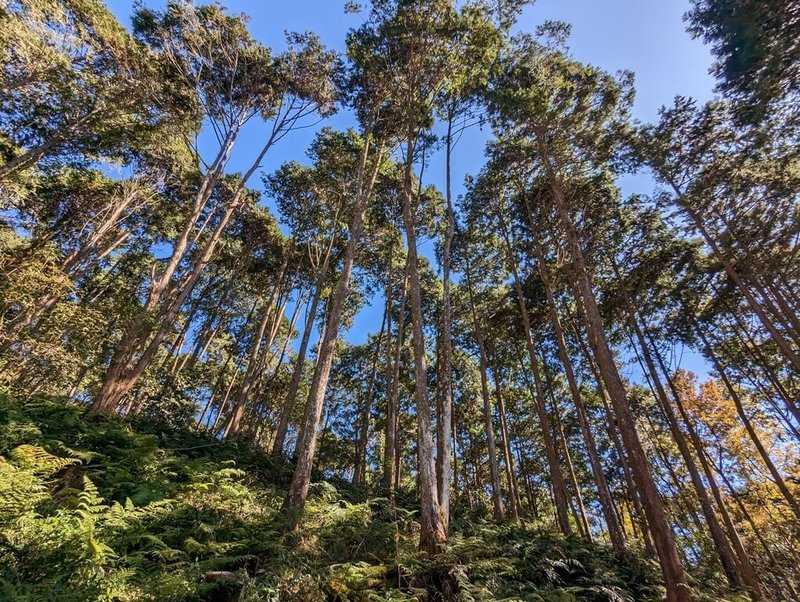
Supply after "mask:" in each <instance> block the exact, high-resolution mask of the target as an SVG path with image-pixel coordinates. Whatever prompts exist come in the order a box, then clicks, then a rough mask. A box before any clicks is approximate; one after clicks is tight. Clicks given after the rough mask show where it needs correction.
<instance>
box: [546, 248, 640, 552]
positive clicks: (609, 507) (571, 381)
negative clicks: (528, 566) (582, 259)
mask: <svg viewBox="0 0 800 602" xmlns="http://www.w3.org/2000/svg"><path fill="white" fill-rule="evenodd" d="M537 247H538V257H539V274H540V276H541V278H542V284H543V285H544V289H545V293H546V295H547V306H548V312H549V315H550V324H551V325H552V327H553V330H554V332H555V335H556V344H557V346H558V353H559V356H560V358H561V364H562V366H563V367H564V372H565V374H566V376H567V383H568V385H569V390H570V394H571V395H572V402H573V403H574V404H575V410H576V411H577V414H578V423H579V424H580V427H581V434H582V435H583V442H584V444H585V446H586V452H587V455H588V456H589V465H590V467H591V469H592V476H593V477H594V482H595V485H596V486H597V492H598V497H599V498H600V507H601V508H602V510H603V518H604V519H605V522H606V527H607V528H608V535H609V537H610V539H611V545H612V546H613V547H614V549H615V550H624V549H625V537H624V534H623V533H622V529H621V527H620V524H619V521H618V520H617V516H616V513H615V511H614V502H613V498H612V497H611V491H610V489H609V487H608V481H606V477H605V474H603V466H602V464H601V463H600V456H599V454H598V453H597V444H596V443H595V440H594V435H593V434H592V430H591V427H590V426H589V419H588V417H587V415H586V407H585V406H584V403H583V398H582V397H581V393H580V389H579V388H578V381H577V379H576V378H575V372H574V370H573V368H572V360H570V357H569V351H568V349H567V344H566V340H565V338H564V329H563V328H562V326H561V319H560V318H559V315H558V309H557V308H556V304H555V299H554V298H553V290H552V288H551V286H550V278H549V275H548V273H547V272H548V270H547V266H546V265H545V263H544V252H543V250H542V247H541V243H539V244H538V245H537ZM620 460H621V461H622V459H620Z"/></svg>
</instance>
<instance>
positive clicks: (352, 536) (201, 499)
mask: <svg viewBox="0 0 800 602" xmlns="http://www.w3.org/2000/svg"><path fill="white" fill-rule="evenodd" d="M83 412H84V408H83V407H82V406H80V405H78V404H73V403H68V402H64V401H62V400H52V399H49V398H45V397H37V398H29V399H25V400H24V401H21V400H19V399H17V398H14V397H10V396H8V395H2V396H0V598H2V599H3V600H9V601H19V602H21V601H28V600H59V601H67V602H70V601H75V602H78V601H81V602H85V601H89V600H98V601H101V600H120V601H128V600H131V601H134V600H137V601H138V600H147V601H154V602H155V601H161V600H163V601H167V600H169V601H174V600H213V599H218V598H215V596H219V595H220V592H221V591H223V590H226V591H231V592H233V593H234V595H238V596H239V598H238V599H239V600H242V601H250V600H252V601H255V600H308V601H315V600H320V601H321V600H330V599H336V600H353V601H389V600H392V601H396V600H422V599H426V600H431V599H433V600H435V599H445V598H442V597H441V596H442V595H443V594H442V592H444V591H448V592H450V593H452V595H453V596H455V598H454V599H457V600H516V599H519V600H547V601H555V600H564V601H566V600H598V601H599V600H614V601H616V600H626V599H636V600H648V599H658V597H659V590H658V587H657V586H654V585H653V583H655V582H656V579H655V573H654V572H653V571H654V568H653V567H652V566H651V565H650V564H648V563H644V562H642V561H641V560H639V559H637V558H636V557H634V556H630V557H624V558H623V557H620V556H617V555H615V554H614V553H612V552H611V551H610V550H609V549H607V548H605V547H602V546H589V545H587V544H585V543H582V542H579V541H577V540H563V539H559V538H556V537H554V536H551V535H549V534H547V533H544V532H541V533H539V532H535V531H533V530H531V529H530V528H526V527H519V526H516V527H511V526H504V527H498V526H496V525H490V524H486V523H480V524H478V525H477V526H475V527H467V528H468V529H469V530H468V531H466V532H463V533H459V534H456V535H455V536H454V538H453V541H452V545H451V546H450V547H449V548H448V550H447V552H446V553H445V554H443V555H442V556H441V557H440V558H437V559H436V560H435V561H430V560H427V559H425V558H422V557H420V556H419V555H418V553H417V537H418V531H419V526H418V524H417V522H416V520H415V515H416V513H415V512H414V511H411V510H407V509H404V508H400V507H392V505H391V504H390V503H389V501H388V500H387V499H385V498H377V499H372V500H369V501H366V502H362V503H354V502H353V501H352V500H351V499H349V497H348V495H345V494H344V493H343V492H342V491H340V490H338V489H337V488H336V487H334V486H333V485H332V484H330V483H328V482H319V483H315V484H313V485H312V487H311V492H310V495H309V498H308V501H307V503H306V509H305V512H304V514H303V517H302V520H301V523H300V526H299V529H298V530H297V531H296V532H287V521H286V519H285V517H284V516H283V514H282V513H281V512H280V506H281V501H282V497H283V495H282V490H281V489H282V488H283V487H284V486H285V485H286V482H287V475H288V474H289V473H288V467H287V466H285V465H284V464H282V463H280V462H277V461H273V460H269V459H267V458H266V457H265V456H264V455H263V454H259V453H257V452H254V451H251V450H250V449H247V448H241V447H239V446H237V445H236V444H233V443H224V442H220V441H217V440H215V439H210V438H208V437H207V436H204V435H200V434H197V433H195V432H194V431H190V430H171V429H170V430H165V427H164V426H163V423H159V422H153V421H151V420H145V419H140V420H138V421H136V422H132V421H123V420H119V419H117V420H85V419H84V418H83V416H82V415H83ZM410 504H411V505H413V500H410ZM211 575H215V576H217V577H219V578H218V579H217V578H215V579H210V578H209V576H211ZM237 592H238V593H237ZM431 596H433V597H431Z"/></svg>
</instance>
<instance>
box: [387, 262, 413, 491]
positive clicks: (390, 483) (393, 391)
mask: <svg viewBox="0 0 800 602" xmlns="http://www.w3.org/2000/svg"><path fill="white" fill-rule="evenodd" d="M407 295H408V256H406V262H405V267H404V268H403V286H402V290H401V293H400V306H399V315H398V318H397V336H396V339H395V342H394V352H393V354H388V355H387V358H386V369H387V375H386V380H387V382H388V383H389V384H388V387H389V390H388V393H387V396H386V441H385V445H384V450H383V454H384V455H383V486H384V487H385V488H386V491H387V492H388V493H389V498H390V499H392V500H393V499H394V491H395V488H396V487H397V482H398V477H399V475H398V470H397V464H396V456H397V455H398V453H397V452H398V449H397V447H398V446H397V421H398V418H399V414H400V403H399V391H398V388H399V384H400V362H401V359H402V353H403V343H404V342H405V321H406V298H407ZM386 350H387V351H389V347H388V346H387V348H386ZM392 358H394V360H392ZM390 370H391V372H389V371H390Z"/></svg>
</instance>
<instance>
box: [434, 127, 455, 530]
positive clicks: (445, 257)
mask: <svg viewBox="0 0 800 602" xmlns="http://www.w3.org/2000/svg"><path fill="white" fill-rule="evenodd" d="M452 134H453V115H452V112H451V113H450V114H449V115H448V119H447V136H446V139H445V201H446V207H445V219H446V222H447V227H446V229H445V233H444V244H443V246H442V318H441V319H442V321H441V347H440V350H441V356H440V357H439V372H438V380H437V384H438V386H439V399H440V400H441V408H440V412H439V415H438V416H437V418H438V421H439V425H440V426H439V429H438V430H439V433H438V434H439V436H438V438H437V452H438V453H437V456H436V461H437V464H436V469H437V470H436V472H437V476H438V482H437V490H438V492H439V511H440V512H441V515H442V523H443V527H444V531H445V533H447V532H448V529H449V526H450V490H451V482H452V480H453V472H454V469H453V467H452V465H451V464H452V460H451V458H452V457H453V452H452V447H451V441H450V440H451V438H452V422H453V379H452V364H453V350H452V344H453V343H452V338H453V335H452V315H451V314H452V312H451V308H450V254H451V253H450V249H451V246H452V242H453V235H454V234H455V225H456V224H455V216H454V214H453V202H452V186H451V158H452V150H453V136H452Z"/></svg>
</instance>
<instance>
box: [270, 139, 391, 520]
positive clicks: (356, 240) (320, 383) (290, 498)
mask: <svg viewBox="0 0 800 602" xmlns="http://www.w3.org/2000/svg"><path fill="white" fill-rule="evenodd" d="M369 150H370V140H369V137H367V138H365V140H364V148H363V150H362V153H361V157H360V160H359V166H358V174H357V176H356V199H355V203H354V206H353V215H352V218H351V222H350V239H349V240H348V241H347V248H346V250H345V255H344V265H343V267H342V272H341V273H340V274H339V278H338V280H337V283H336V288H335V289H334V291H333V293H332V296H331V299H330V306H329V308H328V315H327V318H326V324H325V332H324V334H323V336H322V340H321V341H320V343H319V351H318V353H317V364H316V366H315V368H314V376H313V378H312V381H311V391H310V392H309V396H308V402H307V404H306V409H305V415H304V418H303V429H302V432H303V436H302V444H301V445H300V446H299V448H298V450H297V451H298V453H297V464H296V466H295V470H294V474H293V476H292V482H291V484H290V486H289V490H288V491H287V493H286V497H285V498H284V500H283V511H284V512H285V513H286V514H289V515H290V516H291V521H292V527H293V528H295V529H296V528H297V526H298V520H299V518H300V510H301V509H302V508H303V505H304V504H305V500H306V497H307V496H308V488H309V486H310V484H311V469H312V465H313V461H314V454H315V452H316V447H317V435H318V433H317V429H318V426H319V421H320V417H321V415H322V407H323V402H324V399H325V392H326V391H327V388H328V378H329V376H330V371H331V365H332V364H333V356H334V353H335V350H336V340H337V339H338V336H339V325H340V323H341V318H342V311H343V309H344V304H345V301H346V300H347V295H348V292H349V290H350V276H351V274H352V271H353V264H354V262H355V257H356V251H357V249H358V246H359V244H360V242H361V236H362V233H363V230H364V214H365V212H366V209H367V204H368V201H369V199H370V198H371V197H372V191H373V189H374V187H375V182H376V180H377V177H378V172H379V170H380V165H381V159H382V156H383V145H382V144H381V145H380V147H379V149H378V151H377V153H376V158H375V165H374V168H373V170H372V174H371V175H370V177H369V178H368V177H367V174H366V170H367V159H368V157H369Z"/></svg>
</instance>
